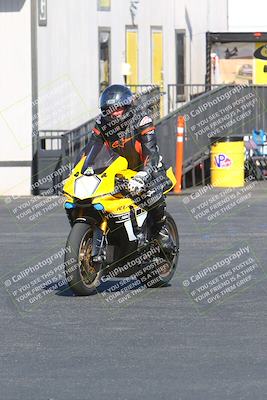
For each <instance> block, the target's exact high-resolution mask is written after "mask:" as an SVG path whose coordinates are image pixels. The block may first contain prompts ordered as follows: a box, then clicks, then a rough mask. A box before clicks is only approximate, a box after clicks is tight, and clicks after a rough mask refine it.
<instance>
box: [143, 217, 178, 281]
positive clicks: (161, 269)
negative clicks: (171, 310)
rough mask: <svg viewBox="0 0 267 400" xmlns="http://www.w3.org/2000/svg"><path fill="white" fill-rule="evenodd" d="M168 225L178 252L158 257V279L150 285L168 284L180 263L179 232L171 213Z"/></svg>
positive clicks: (167, 221) (167, 219) (167, 220)
mask: <svg viewBox="0 0 267 400" xmlns="http://www.w3.org/2000/svg"><path fill="white" fill-rule="evenodd" d="M166 227H167V229H168V232H169V235H170V237H171V239H172V241H173V243H174V245H175V247H176V253H175V254H173V255H167V254H162V257H160V259H158V262H157V267H156V272H157V279H154V281H153V284H151V285H150V287H161V286H167V284H168V283H169V282H170V280H171V279H172V277H173V275H174V273H175V271H176V268H177V265H178V258H179V250H180V244H179V234H178V229H177V226H176V223H175V221H174V219H173V218H172V216H171V215H170V214H169V213H166ZM162 253H163V252H162Z"/></svg>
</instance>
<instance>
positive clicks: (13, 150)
mask: <svg viewBox="0 0 267 400" xmlns="http://www.w3.org/2000/svg"><path fill="white" fill-rule="evenodd" d="M0 60H1V62H0V88H1V91H0V142H1V146H0V195H9V194H30V185H31V167H30V164H31V160H32V127H31V119H32V111H31V13H30V0H1V2H0ZM11 161H14V162H16V163H13V164H11V163H10V162H11ZM18 162H20V164H18ZM27 164H28V166H21V165H27ZM11 165H15V166H11ZM16 165H17V166H16Z"/></svg>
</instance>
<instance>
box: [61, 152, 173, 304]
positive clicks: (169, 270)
mask: <svg viewBox="0 0 267 400" xmlns="http://www.w3.org/2000/svg"><path fill="white" fill-rule="evenodd" d="M135 174H136V172H135V171H133V170H130V169H128V162H127V160H126V159H125V158H124V157H121V156H119V155H118V154H117V153H115V152H113V151H112V150H110V149H109V148H107V147H106V146H103V148H102V150H101V151H100V152H99V154H98V155H97V156H96V158H95V159H94V162H93V163H92V165H90V154H89V155H88V156H87V157H86V156H83V157H82V158H81V160H80V161H79V162H78V164H77V165H76V166H75V167H74V169H73V170H72V173H71V175H70V176H69V178H68V179H67V180H66V181H65V184H64V189H63V191H64V195H65V197H66V201H65V208H66V210H67V213H68V215H69V216H71V224H72V229H71V231H70V234H69V236H68V239H67V244H66V250H68V251H66V256H65V273H66V278H67V281H68V283H69V286H70V287H71V289H72V290H73V291H74V292H75V293H76V294H78V295H84V296H88V295H91V294H95V293H96V292H97V290H98V287H100V286H101V284H102V283H104V282H106V281H107V279H111V278H122V277H132V278H133V279H134V278H135V274H136V276H138V277H139V278H140V282H143V283H144V285H145V284H146V286H147V287H158V286H162V285H166V284H167V283H168V282H169V281H170V279H171V278H172V277H173V274H174V272H175V269H176V265H177V262H178V255H179V237H178V231H177V227H176V224H175V221H174V220H173V218H172V217H171V216H170V214H168V213H167V219H166V227H167V229H168V232H169V235H170V237H171V239H172V241H173V243H174V248H175V251H173V252H172V254H168V255H166V254H165V253H164V250H163V249H162V246H161V245H160V242H159V241H157V240H156V239H155V238H153V236H152V233H151V231H150V227H151V226H152V222H153V221H151V220H150V213H149V211H147V210H146V209H145V208H143V204H144V202H143V201H142V198H140V196H136V197H135V196H131V197H130V194H129V191H128V190H127V188H128V182H129V180H130V179H131V178H132V177H134V176H135ZM166 174H167V177H168V178H165V180H166V179H168V180H169V182H170V185H169V187H168V189H167V190H166V191H165V192H164V193H167V191H169V190H171V189H172V187H173V186H174V185H175V183H176V180H175V177H174V174H173V172H172V169H171V168H170V169H169V170H168V171H167V173H166ZM146 196H148V197H150V198H151V199H152V198H153V190H148V191H147V192H146ZM152 207H153V205H152ZM140 270H142V271H141V272H140ZM147 276H149V277H150V279H147V280H146V277H147Z"/></svg>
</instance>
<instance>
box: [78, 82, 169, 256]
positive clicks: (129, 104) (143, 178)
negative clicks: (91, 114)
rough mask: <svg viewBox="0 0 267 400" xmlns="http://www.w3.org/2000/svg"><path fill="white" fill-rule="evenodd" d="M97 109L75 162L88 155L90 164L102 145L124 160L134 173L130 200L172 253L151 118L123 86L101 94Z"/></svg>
mask: <svg viewBox="0 0 267 400" xmlns="http://www.w3.org/2000/svg"><path fill="white" fill-rule="evenodd" d="M100 109H101V114H100V115H99V116H98V117H97V118H96V121H95V126H94V128H93V130H92V135H91V137H90V139H89V142H88V144H87V145H86V147H85V148H84V149H83V150H82V153H81V154H80V155H79V157H78V160H79V159H80V158H81V156H84V155H86V156H87V159H88V158H89V157H88V155H90V160H91V162H92V160H93V159H94V158H95V157H96V155H97V154H98V153H99V151H100V150H101V148H102V146H103V145H104V144H105V145H106V146H107V147H109V148H111V149H112V150H113V151H115V152H116V153H118V154H119V155H121V156H123V157H125V158H126V159H127V161H128V166H129V168H130V169H132V170H135V171H138V172H137V174H136V175H135V176H134V177H133V178H132V179H131V180H130V181H129V185H128V190H129V192H130V194H131V197H133V199H135V203H137V204H138V201H139V205H140V206H141V207H142V208H144V209H146V210H147V211H148V212H149V214H148V215H149V218H150V221H151V223H152V234H153V237H155V238H158V239H159V241H160V242H161V243H162V246H163V248H164V249H165V250H166V251H167V252H172V251H173V250H174V244H173V241H172V239H171V238H170V237H169V233H168V230H167V228H166V226H165V220H166V215H165V209H166V203H165V197H164V195H163V192H164V191H165V190H166V189H167V187H168V185H169V184H170V181H169V179H168V178H167V176H166V172H165V168H164V165H163V164H162V157H161V156H160V154H159V148H158V146H157V140H156V134H155V126H154V125H153V120H152V118H150V116H149V115H147V111H146V107H142V105H141V107H140V106H139V107H138V106H137V104H136V102H135V100H134V96H133V94H132V92H131V91H130V90H129V89H128V88H127V87H126V86H123V85H111V86H109V87H107V88H106V89H105V90H104V91H103V93H102V95H101V97H100ZM78 160H77V161H78ZM140 195H141V197H140ZM136 199H138V201H136Z"/></svg>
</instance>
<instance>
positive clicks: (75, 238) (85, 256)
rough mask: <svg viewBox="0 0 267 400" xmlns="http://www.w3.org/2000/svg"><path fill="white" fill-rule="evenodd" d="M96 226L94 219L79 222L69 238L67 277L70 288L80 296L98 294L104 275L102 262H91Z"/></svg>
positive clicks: (66, 263)
mask: <svg viewBox="0 0 267 400" xmlns="http://www.w3.org/2000/svg"><path fill="white" fill-rule="evenodd" d="M94 226H95V225H94V221H93V220H92V222H91V223H89V224H87V223H80V222H77V223H75V224H74V226H73V228H72V230H71V232H70V234H69V236H68V239H67V244H66V248H67V249H69V250H68V251H67V252H66V255H65V273H66V278H67V281H68V284H69V286H70V288H71V289H72V290H73V292H74V293H75V294H77V295H79V296H90V295H92V294H96V293H97V290H96V287H97V286H98V285H99V282H100V279H101V276H102V270H101V267H102V265H101V263H99V264H92V263H91V262H90V257H91V250H92V237H93V231H94Z"/></svg>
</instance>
